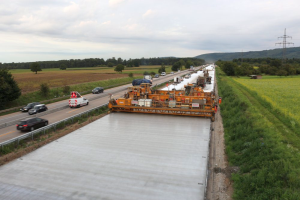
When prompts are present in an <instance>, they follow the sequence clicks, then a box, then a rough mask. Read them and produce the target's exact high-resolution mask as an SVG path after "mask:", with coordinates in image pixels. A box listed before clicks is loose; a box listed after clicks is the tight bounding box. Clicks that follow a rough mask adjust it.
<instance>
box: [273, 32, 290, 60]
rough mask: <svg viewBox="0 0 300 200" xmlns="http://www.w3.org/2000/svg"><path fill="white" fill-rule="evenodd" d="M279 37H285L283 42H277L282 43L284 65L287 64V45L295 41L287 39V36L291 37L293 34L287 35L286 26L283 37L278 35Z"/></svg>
mask: <svg viewBox="0 0 300 200" xmlns="http://www.w3.org/2000/svg"><path fill="white" fill-rule="evenodd" d="M279 38H283V41H282V42H279V43H275V45H276V44H279V45H282V66H285V65H286V45H289V44H292V45H294V43H292V42H286V39H287V38H291V39H292V37H291V36H287V35H286V28H285V29H284V35H283V36H281V37H278V39H279Z"/></svg>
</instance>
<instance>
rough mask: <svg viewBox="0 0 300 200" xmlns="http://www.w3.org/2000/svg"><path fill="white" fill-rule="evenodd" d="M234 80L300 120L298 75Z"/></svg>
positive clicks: (299, 84) (299, 80) (299, 78)
mask: <svg viewBox="0 0 300 200" xmlns="http://www.w3.org/2000/svg"><path fill="white" fill-rule="evenodd" d="M234 80H235V81H237V82H238V83H241V84H242V85H244V86H246V87H247V88H248V89H250V90H252V91H255V92H257V93H258V94H259V95H260V96H261V97H263V98H264V99H265V100H266V101H268V102H269V103H271V105H272V106H273V107H274V108H276V109H278V110H280V111H281V112H282V113H284V114H286V115H288V116H290V117H291V118H293V119H295V120H296V121H298V122H300V90H299V89H300V76H293V77H284V78H280V77H271V76H265V77H263V79H249V78H247V79H246V78H234Z"/></svg>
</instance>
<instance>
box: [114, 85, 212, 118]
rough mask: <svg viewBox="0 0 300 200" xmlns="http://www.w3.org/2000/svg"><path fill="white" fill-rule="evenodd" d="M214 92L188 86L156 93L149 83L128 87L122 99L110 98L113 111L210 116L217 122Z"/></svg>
mask: <svg viewBox="0 0 300 200" xmlns="http://www.w3.org/2000/svg"><path fill="white" fill-rule="evenodd" d="M216 105H217V103H216V102H215V95H214V92H204V91H203V89H202V88H201V87H200V86H197V85H196V86H194V85H193V84H189V85H186V86H185V90H172V91H164V90H153V89H152V88H151V87H150V84H149V83H142V84H141V85H140V86H132V87H129V88H128V90H127V92H126V93H125V95H124V97H123V98H119V99H117V100H116V99H112V98H111V99H110V100H109V104H108V107H109V108H110V111H111V112H133V113H153V114H164V115H186V116H199V117H209V118H211V120H212V121H214V120H215V107H216Z"/></svg>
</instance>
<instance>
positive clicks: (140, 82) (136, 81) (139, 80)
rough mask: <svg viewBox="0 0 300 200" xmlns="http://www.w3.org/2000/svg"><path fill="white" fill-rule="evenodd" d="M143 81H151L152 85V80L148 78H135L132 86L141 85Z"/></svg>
mask: <svg viewBox="0 0 300 200" xmlns="http://www.w3.org/2000/svg"><path fill="white" fill-rule="evenodd" d="M142 83H149V84H150V86H151V85H152V80H148V79H134V80H133V81H132V86H137V85H141V84H142Z"/></svg>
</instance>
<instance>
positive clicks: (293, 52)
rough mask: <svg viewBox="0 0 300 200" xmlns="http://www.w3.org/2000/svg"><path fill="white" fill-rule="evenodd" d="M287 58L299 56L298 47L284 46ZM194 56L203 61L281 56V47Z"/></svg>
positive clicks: (299, 50) (299, 48) (299, 49)
mask: <svg viewBox="0 0 300 200" xmlns="http://www.w3.org/2000/svg"><path fill="white" fill-rule="evenodd" d="M286 57H287V58H300V47H292V48H286ZM195 58H201V59H204V60H205V62H215V61H217V60H224V61H225V60H226V61H231V60H233V59H235V58H280V59H281V58H282V48H278V49H271V50H263V51H248V52H233V53H208V54H202V55H199V56H195Z"/></svg>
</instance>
